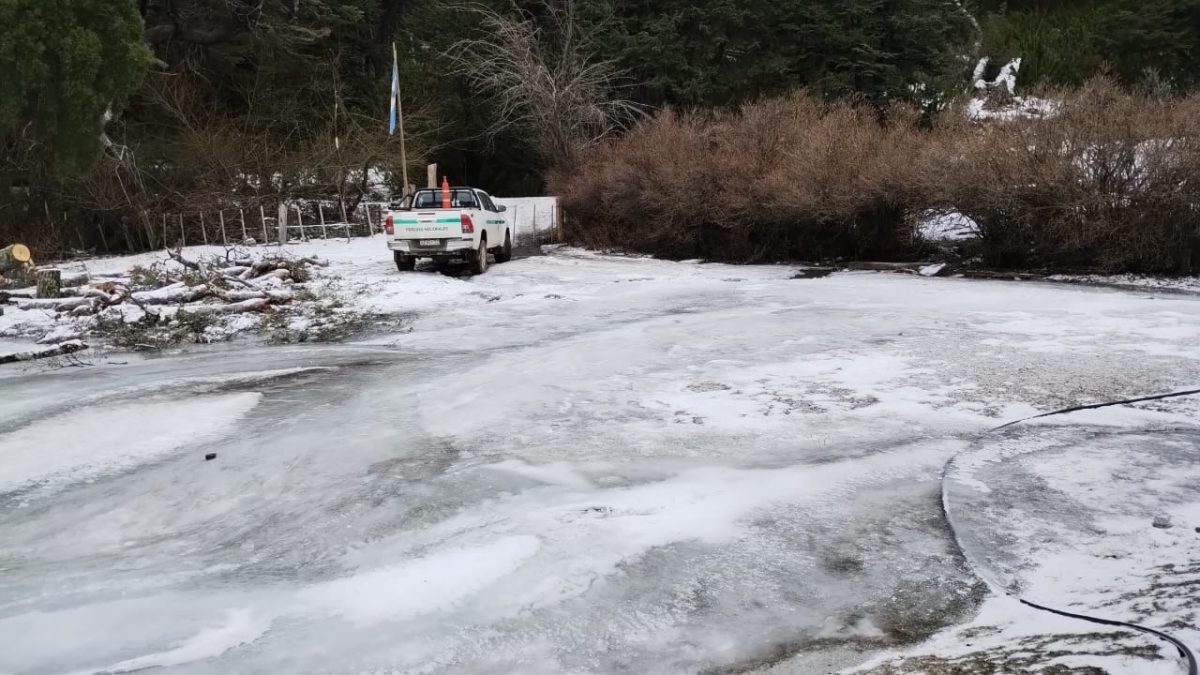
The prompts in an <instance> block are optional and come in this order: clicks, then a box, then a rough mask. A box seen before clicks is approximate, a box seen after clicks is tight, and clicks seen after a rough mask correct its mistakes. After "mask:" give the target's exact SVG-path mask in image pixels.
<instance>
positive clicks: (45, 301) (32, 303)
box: [17, 297, 92, 312]
mask: <svg viewBox="0 0 1200 675" xmlns="http://www.w3.org/2000/svg"><path fill="white" fill-rule="evenodd" d="M91 302H92V299H91V298H83V297H76V298H39V299H36V300H18V301H17V306H18V307H20V308H21V309H53V310H56V311H59V312H66V311H69V310H72V309H75V308H76V307H79V306H81V305H87V304H91Z"/></svg>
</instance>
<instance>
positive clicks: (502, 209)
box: [496, 204, 508, 213]
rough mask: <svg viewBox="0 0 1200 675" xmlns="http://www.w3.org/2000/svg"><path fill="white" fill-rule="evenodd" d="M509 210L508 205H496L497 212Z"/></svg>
mask: <svg viewBox="0 0 1200 675" xmlns="http://www.w3.org/2000/svg"><path fill="white" fill-rule="evenodd" d="M507 210H508V207H507V206H504V205H503V204H501V205H500V206H497V207H496V213H504V212H505V211H507Z"/></svg>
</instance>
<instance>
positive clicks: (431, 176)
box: [425, 164, 438, 190]
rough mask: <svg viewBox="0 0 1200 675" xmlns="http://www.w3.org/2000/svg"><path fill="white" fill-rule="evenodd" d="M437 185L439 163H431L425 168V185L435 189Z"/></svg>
mask: <svg viewBox="0 0 1200 675" xmlns="http://www.w3.org/2000/svg"><path fill="white" fill-rule="evenodd" d="M437 186H438V184H437V164H430V165H429V166H428V167H427V168H426V169H425V187H427V188H429V189H431V190H433V189H436V188H437Z"/></svg>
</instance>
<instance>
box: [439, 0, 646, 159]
mask: <svg viewBox="0 0 1200 675" xmlns="http://www.w3.org/2000/svg"><path fill="white" fill-rule="evenodd" d="M464 10H465V11H468V12H471V13H473V14H475V15H477V16H478V17H479V18H480V24H481V25H480V32H479V36H478V37H473V38H468V39H464V40H461V41H459V42H457V43H456V44H454V45H453V46H452V47H451V49H450V50H449V52H448V56H449V57H450V59H451V60H452V61H453V62H454V64H455V66H456V70H457V72H458V73H459V74H461V75H463V76H464V77H465V78H466V80H467V82H468V83H469V84H470V85H471V86H473V87H475V88H477V89H479V90H480V91H482V92H486V93H488V94H490V95H492V96H493V97H494V98H495V102H496V111H497V112H496V118H495V120H494V121H493V122H492V124H491V125H490V126H489V129H488V134H489V135H490V136H492V137H495V136H496V135H497V134H499V133H500V132H502V131H504V130H505V129H508V128H510V127H514V126H522V127H526V128H528V129H529V131H530V133H531V134H532V135H533V138H534V141H535V144H536V147H537V149H538V152H539V153H540V154H541V155H542V158H543V159H544V160H545V161H546V162H547V163H548V164H549V165H551V166H562V165H564V164H566V163H567V162H569V161H570V160H571V158H572V157H573V156H574V155H575V153H576V152H577V151H579V150H580V149H582V148H585V147H587V146H589V145H591V144H593V143H595V142H597V141H599V140H600V139H602V138H604V137H605V136H607V135H608V134H610V133H612V132H613V131H614V130H617V129H620V128H623V127H624V126H626V125H628V124H629V123H630V122H632V121H633V120H635V119H637V118H639V117H640V116H641V114H642V110H641V108H640V107H639V106H638V105H637V104H636V103H633V102H632V101H629V100H626V99H623V98H620V97H619V96H618V93H619V91H620V89H621V87H620V81H621V79H622V75H623V74H622V72H621V71H620V70H619V69H618V68H617V67H616V65H615V64H614V63H613V62H611V61H606V60H602V59H600V58H598V57H597V56H596V50H595V49H594V48H593V45H592V44H591V43H590V41H589V40H588V38H587V36H585V35H583V34H581V31H580V30H579V26H578V20H577V17H576V15H575V2H574V0H559V1H558V2H551V0H543V1H542V2H541V3H540V4H538V5H537V6H536V7H535V10H536V11H531V10H522V9H518V8H514V9H513V11H512V13H510V14H501V13H499V12H496V11H494V10H492V9H489V8H486V7H480V6H468V7H465V8H464Z"/></svg>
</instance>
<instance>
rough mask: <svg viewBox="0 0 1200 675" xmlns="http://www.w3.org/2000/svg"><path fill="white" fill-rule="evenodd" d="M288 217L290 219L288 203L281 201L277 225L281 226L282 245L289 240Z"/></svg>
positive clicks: (280, 242)
mask: <svg viewBox="0 0 1200 675" xmlns="http://www.w3.org/2000/svg"><path fill="white" fill-rule="evenodd" d="M287 219H288V208H287V204H284V203H283V202H279V217H278V218H276V219H275V220H276V223H275V225H276V226H278V228H279V245H280V246H284V245H286V244H287V242H288V236H287Z"/></svg>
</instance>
